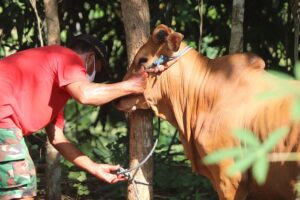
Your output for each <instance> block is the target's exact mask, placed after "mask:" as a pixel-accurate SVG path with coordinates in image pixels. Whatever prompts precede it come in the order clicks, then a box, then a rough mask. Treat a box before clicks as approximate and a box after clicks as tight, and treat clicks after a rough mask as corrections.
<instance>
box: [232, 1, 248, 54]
mask: <svg viewBox="0 0 300 200" xmlns="http://www.w3.org/2000/svg"><path fill="white" fill-rule="evenodd" d="M244 10H245V0H233V6H232V27H231V37H230V45H229V53H236V52H243V23H244Z"/></svg>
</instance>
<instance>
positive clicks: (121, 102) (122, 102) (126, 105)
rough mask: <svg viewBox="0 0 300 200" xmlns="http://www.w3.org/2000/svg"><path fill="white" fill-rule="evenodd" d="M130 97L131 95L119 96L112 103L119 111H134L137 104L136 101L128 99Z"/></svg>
mask: <svg viewBox="0 0 300 200" xmlns="http://www.w3.org/2000/svg"><path fill="white" fill-rule="evenodd" d="M129 98H130V96H125V97H119V98H117V99H115V100H114V101H113V102H112V105H113V106H114V107H115V108H116V109H117V110H119V111H123V112H132V111H134V110H136V109H137V106H136V104H135V103H130V101H127V100H126V99H129Z"/></svg>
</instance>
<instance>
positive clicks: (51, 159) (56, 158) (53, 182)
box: [44, 0, 61, 200]
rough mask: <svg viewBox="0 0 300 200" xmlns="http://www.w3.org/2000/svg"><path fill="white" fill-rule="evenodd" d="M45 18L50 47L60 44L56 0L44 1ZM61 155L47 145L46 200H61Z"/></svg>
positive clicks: (48, 143)
mask: <svg viewBox="0 0 300 200" xmlns="http://www.w3.org/2000/svg"><path fill="white" fill-rule="evenodd" d="M44 6H45V16H46V23H47V31H46V33H47V41H48V45H53V44H60V28H59V20H58V12H57V1H56V0H44ZM60 157H61V156H60V154H59V153H58V151H57V150H56V149H55V148H54V147H53V146H52V145H51V144H50V142H49V140H47V143H46V163H47V168H46V199H47V200H59V199H61V187H60V185H61V184H60V177H61V166H60Z"/></svg>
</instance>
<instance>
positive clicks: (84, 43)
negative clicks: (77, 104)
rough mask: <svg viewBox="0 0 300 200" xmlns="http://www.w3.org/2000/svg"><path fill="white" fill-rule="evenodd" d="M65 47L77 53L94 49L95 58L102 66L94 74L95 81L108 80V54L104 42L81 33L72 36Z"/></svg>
mask: <svg viewBox="0 0 300 200" xmlns="http://www.w3.org/2000/svg"><path fill="white" fill-rule="evenodd" d="M67 47H68V48H70V49H72V50H73V51H75V52H77V53H79V54H82V53H86V52H90V51H94V52H95V55H96V59H100V60H101V61H102V67H103V69H102V72H101V73H100V74H98V73H97V74H96V78H95V82H103V81H110V79H111V78H110V73H109V67H108V54H107V49H106V46H105V44H104V43H102V42H100V41H99V40H98V39H97V38H95V37H93V36H91V35H88V34H81V35H78V36H75V37H74V38H72V39H71V42H70V43H69V44H68V45H67Z"/></svg>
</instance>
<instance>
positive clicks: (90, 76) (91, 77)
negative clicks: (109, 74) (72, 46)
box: [85, 56, 96, 82]
mask: <svg viewBox="0 0 300 200" xmlns="http://www.w3.org/2000/svg"><path fill="white" fill-rule="evenodd" d="M95 65H96V58H95V56H94V67H93V73H92V74H91V75H89V73H88V72H86V76H87V79H88V80H89V81H90V82H93V81H94V79H95V76H96V68H95ZM85 69H86V71H87V61H85Z"/></svg>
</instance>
